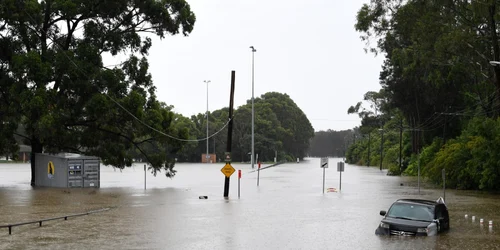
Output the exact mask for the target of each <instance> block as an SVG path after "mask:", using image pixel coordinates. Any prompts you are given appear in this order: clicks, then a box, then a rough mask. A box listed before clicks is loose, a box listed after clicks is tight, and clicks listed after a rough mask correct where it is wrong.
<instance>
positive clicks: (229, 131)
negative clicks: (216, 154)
mask: <svg viewBox="0 0 500 250" xmlns="http://www.w3.org/2000/svg"><path fill="white" fill-rule="evenodd" d="M235 74H236V73H235V71H234V70H233V71H231V93H230V97H229V119H230V120H229V124H228V125H227V146H226V151H227V152H228V153H229V154H231V144H232V142H233V103H234V81H235ZM228 196H229V177H227V176H224V197H226V198H227V197H228Z"/></svg>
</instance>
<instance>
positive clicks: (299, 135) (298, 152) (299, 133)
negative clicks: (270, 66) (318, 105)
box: [257, 92, 314, 159]
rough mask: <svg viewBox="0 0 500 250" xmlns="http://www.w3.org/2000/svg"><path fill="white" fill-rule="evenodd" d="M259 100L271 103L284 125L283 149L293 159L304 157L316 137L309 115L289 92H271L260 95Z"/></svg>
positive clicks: (282, 135)
mask: <svg viewBox="0 0 500 250" xmlns="http://www.w3.org/2000/svg"><path fill="white" fill-rule="evenodd" d="M257 101H258V102H265V103H269V104H270V109H271V110H272V111H273V112H274V113H275V114H276V118H277V119H278V121H279V122H280V124H281V127H283V130H282V131H281V132H280V135H279V138H280V140H281V141H282V143H283V149H284V151H285V152H287V153H288V154H289V156H290V157H292V159H294V158H300V159H302V158H304V157H305V156H306V153H307V150H308V149H309V143H310V140H311V138H312V137H314V129H313V127H312V125H311V122H310V121H309V119H307V116H306V115H305V114H304V112H302V110H301V109H300V108H299V107H298V106H297V104H295V102H294V101H293V100H292V99H291V98H290V96H288V95H287V94H281V93H277V92H269V93H266V94H264V95H262V96H261V97H260V99H259V100H257Z"/></svg>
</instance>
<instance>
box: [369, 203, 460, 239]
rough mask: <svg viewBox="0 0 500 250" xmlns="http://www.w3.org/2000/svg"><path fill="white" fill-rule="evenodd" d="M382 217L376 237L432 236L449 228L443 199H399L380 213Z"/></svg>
mask: <svg viewBox="0 0 500 250" xmlns="http://www.w3.org/2000/svg"><path fill="white" fill-rule="evenodd" d="M380 215H382V216H384V218H383V219H382V221H381V222H380V224H379V226H378V228H377V229H376V230H375V234H377V235H400V236H433V235H437V234H438V233H440V232H443V231H446V230H448V229H449V228H450V218H449V215H448V208H447V207H446V204H445V203H444V200H443V198H439V199H438V200H437V201H431V200H420V199H399V200H397V201H395V202H394V203H393V204H392V205H391V207H390V208H389V210H388V211H387V212H386V211H384V210H382V211H380Z"/></svg>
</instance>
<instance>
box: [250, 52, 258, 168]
mask: <svg viewBox="0 0 500 250" xmlns="http://www.w3.org/2000/svg"><path fill="white" fill-rule="evenodd" d="M250 49H252V156H251V157H250V162H251V164H252V168H253V165H254V155H255V152H254V151H255V148H254V146H255V141H254V139H255V137H254V126H255V125H254V119H255V111H254V107H253V106H254V105H253V93H254V92H253V85H254V55H255V52H257V50H256V49H255V48H254V47H253V46H250Z"/></svg>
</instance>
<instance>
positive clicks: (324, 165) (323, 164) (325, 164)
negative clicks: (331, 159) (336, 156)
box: [320, 157, 328, 193]
mask: <svg viewBox="0 0 500 250" xmlns="http://www.w3.org/2000/svg"><path fill="white" fill-rule="evenodd" d="M320 167H321V168H322V169H323V193H325V168H328V158H326V157H324V158H321V162H320Z"/></svg>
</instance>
